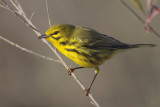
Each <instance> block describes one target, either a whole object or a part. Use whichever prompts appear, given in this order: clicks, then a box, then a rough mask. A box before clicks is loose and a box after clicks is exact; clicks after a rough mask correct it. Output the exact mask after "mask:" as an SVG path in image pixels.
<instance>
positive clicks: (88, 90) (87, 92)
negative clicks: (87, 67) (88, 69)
mask: <svg viewBox="0 0 160 107" xmlns="http://www.w3.org/2000/svg"><path fill="white" fill-rule="evenodd" d="M96 76H97V74H95V75H94V78H93V80H92V82H91V84H90V86H89V88H88V89H85V90H84V92H85V93H86V96H88V94H89V92H90V89H91V87H92V85H93V83H94V80H95V79H96Z"/></svg>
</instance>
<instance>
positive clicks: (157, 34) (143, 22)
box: [120, 0, 160, 38]
mask: <svg viewBox="0 0 160 107" xmlns="http://www.w3.org/2000/svg"><path fill="white" fill-rule="evenodd" d="M120 1H121V3H122V4H123V5H124V6H125V7H127V8H128V10H130V11H131V12H132V13H133V14H134V15H135V16H136V18H137V19H138V20H139V21H140V22H141V23H142V24H144V25H145V24H146V21H145V20H143V19H142V18H141V17H140V16H139V15H138V14H137V13H136V12H135V11H134V10H133V9H132V8H131V7H129V5H128V4H127V3H126V2H125V1H123V0H120ZM147 26H148V27H149V29H150V30H151V31H152V32H153V33H154V34H155V35H156V36H157V37H159V38H160V34H159V33H158V32H157V31H156V30H154V28H153V27H152V26H150V25H147Z"/></svg>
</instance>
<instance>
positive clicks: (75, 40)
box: [39, 24, 156, 95]
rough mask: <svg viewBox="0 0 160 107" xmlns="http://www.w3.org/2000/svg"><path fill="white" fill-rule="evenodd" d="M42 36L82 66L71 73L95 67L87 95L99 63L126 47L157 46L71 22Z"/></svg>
mask: <svg viewBox="0 0 160 107" xmlns="http://www.w3.org/2000/svg"><path fill="white" fill-rule="evenodd" d="M41 38H46V39H47V40H48V41H49V42H51V43H52V44H53V45H54V46H55V47H56V48H57V49H58V50H59V51H60V52H61V53H62V54H64V55H65V56H66V57H68V58H70V59H71V60H73V61H74V62H76V63H77V64H78V65H80V66H81V67H76V68H72V69H69V70H68V72H69V74H71V73H72V72H73V71H74V70H75V69H79V68H95V76H94V79H93V80H92V82H91V84H90V86H89V88H88V89H86V90H85V92H86V95H88V93H89V91H90V89H91V86H92V84H93V82H94V80H95V78H96V76H97V74H98V72H99V65H101V64H103V63H104V62H105V61H106V60H108V59H110V58H111V57H112V56H113V55H114V54H116V53H118V52H119V51H121V50H126V49H132V48H139V47H154V46H156V45H154V44H125V43H122V42H120V41H119V40H116V39H114V38H112V37H109V36H107V35H104V34H102V33H99V32H97V31H95V30H93V29H90V28H86V27H81V26H74V25H69V24H57V25H53V26H52V27H50V28H49V29H48V30H47V31H46V33H45V34H44V35H42V36H40V37H39V39H41Z"/></svg>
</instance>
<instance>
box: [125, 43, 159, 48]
mask: <svg viewBox="0 0 160 107" xmlns="http://www.w3.org/2000/svg"><path fill="white" fill-rule="evenodd" d="M155 46H157V45H155V44H131V45H129V47H128V48H139V47H155Z"/></svg>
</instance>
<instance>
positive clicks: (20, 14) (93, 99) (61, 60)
mask: <svg viewBox="0 0 160 107" xmlns="http://www.w3.org/2000/svg"><path fill="white" fill-rule="evenodd" d="M11 1H12V0H11ZM2 2H3V3H4V5H5V6H6V8H8V9H9V10H10V11H11V12H13V13H14V14H15V15H16V16H18V17H19V18H20V19H21V20H22V21H23V22H24V23H25V24H26V25H27V26H28V27H30V28H32V30H33V31H34V32H35V33H36V34H37V35H38V36H40V35H41V34H40V32H39V31H38V30H37V29H36V27H35V26H34V25H33V23H32V22H31V21H30V20H29V19H28V18H27V16H26V15H25V13H24V11H23V9H22V8H21V6H20V4H19V3H18V2H16V3H17V5H16V4H15V3H14V2H13V1H12V2H13V3H12V4H13V5H16V6H15V7H16V9H17V11H18V12H17V11H15V10H13V9H12V8H11V7H10V6H8V4H7V3H6V2H5V1H4V0H2ZM6 8H5V9H6ZM8 9H7V10H8ZM42 41H43V42H44V43H45V44H46V45H47V46H48V47H49V48H50V49H51V50H52V51H53V52H54V53H55V54H56V56H57V57H58V59H59V60H60V62H61V63H62V65H63V66H64V67H65V68H66V69H68V68H69V67H68V66H67V64H66V63H65V62H64V60H63V59H62V58H61V56H60V55H59V54H58V53H57V51H56V50H55V49H54V48H53V47H52V46H51V45H50V44H49V43H48V42H47V40H45V39H42ZM71 75H72V77H73V78H74V79H75V81H76V82H77V83H78V84H79V85H80V87H81V88H82V89H83V90H84V89H85V87H84V85H83V84H82V83H81V82H80V80H79V79H78V78H77V76H76V75H75V74H74V73H72V74H71ZM88 96H89V98H90V99H91V101H92V102H93V103H94V105H95V106H96V107H100V105H99V104H98V103H97V101H96V100H95V98H94V97H93V96H92V95H91V94H90V93H89V95H88Z"/></svg>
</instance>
